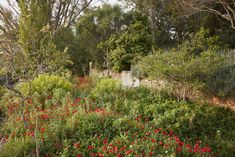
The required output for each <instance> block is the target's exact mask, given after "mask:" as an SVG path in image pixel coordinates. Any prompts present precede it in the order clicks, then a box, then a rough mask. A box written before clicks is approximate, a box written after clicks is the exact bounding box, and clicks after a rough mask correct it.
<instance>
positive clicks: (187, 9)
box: [175, 0, 235, 29]
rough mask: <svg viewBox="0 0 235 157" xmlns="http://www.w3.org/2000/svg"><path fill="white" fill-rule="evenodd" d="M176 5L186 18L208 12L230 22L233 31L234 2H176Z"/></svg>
mask: <svg viewBox="0 0 235 157" xmlns="http://www.w3.org/2000/svg"><path fill="white" fill-rule="evenodd" d="M175 4H176V5H179V6H180V8H181V9H182V10H183V11H184V14H185V13H186V15H187V16H190V15H192V14H195V13H197V12H209V13H212V14H213V15H216V16H219V17H221V18H222V19H224V20H226V21H228V22H230V27H231V28H232V29H235V1H234V0H176V3H175Z"/></svg>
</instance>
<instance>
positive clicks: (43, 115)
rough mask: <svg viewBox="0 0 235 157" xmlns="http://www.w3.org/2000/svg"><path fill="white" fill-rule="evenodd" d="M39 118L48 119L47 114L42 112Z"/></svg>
mask: <svg viewBox="0 0 235 157" xmlns="http://www.w3.org/2000/svg"><path fill="white" fill-rule="evenodd" d="M40 118H41V119H44V120H46V119H49V118H50V117H49V116H48V114H42V115H40Z"/></svg>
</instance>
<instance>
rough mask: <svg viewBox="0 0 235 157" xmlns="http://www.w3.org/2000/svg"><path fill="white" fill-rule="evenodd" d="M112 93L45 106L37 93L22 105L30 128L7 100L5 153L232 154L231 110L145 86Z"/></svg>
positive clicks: (103, 156)
mask: <svg viewBox="0 0 235 157" xmlns="http://www.w3.org/2000/svg"><path fill="white" fill-rule="evenodd" d="M106 94H107V93H106ZM112 94H113V96H112V97H113V98H114V99H112V101H111V100H109V101H108V100H107V99H106V100H103V101H101V99H100V100H99V99H96V100H94V99H90V98H88V97H78V98H74V99H72V98H71V97H62V98H61V105H55V104H54V105H53V104H52V105H50V106H49V105H48V106H45V108H44V109H42V108H40V101H38V99H37V98H36V97H34V98H32V99H29V100H27V102H26V103H25V106H24V111H25V113H26V114H25V116H24V117H23V118H24V120H26V121H27V124H28V125H27V127H25V125H24V121H23V120H22V117H20V113H19V110H18V108H19V105H18V104H17V101H13V102H8V107H7V108H6V110H5V114H6V115H7V117H6V118H7V120H6V122H5V123H4V124H3V127H2V129H1V133H0V137H1V138H2V139H4V140H3V141H4V143H5V144H4V145H3V147H2V150H1V154H4V156H6V157H7V156H9V157H10V156H12V152H14V154H16V156H19V157H22V156H36V148H38V149H39V154H40V156H45V157H46V156H47V157H50V156H64V157H65V156H66V157H67V156H75V157H89V156H91V157H93V156H94V157H124V156H127V157H128V156H130V157H133V156H134V157H151V156H152V157H155V156H159V157H161V156H167V157H168V156H169V157H171V156H172V157H176V156H179V157H181V156H183V157H191V156H192V157H202V156H203V157H209V156H220V155H224V156H228V155H230V154H232V153H234V152H233V151H234V149H233V148H234V142H233V141H232V139H233V137H234V134H233V133H234V130H235V129H234V125H233V123H234V120H235V118H234V113H232V112H229V111H228V110H225V109H223V108H215V107H209V106H198V105H196V104H193V103H186V102H176V101H174V100H169V99H163V98H161V97H159V96H156V95H154V94H153V93H152V92H151V91H149V90H147V89H144V88H137V89H127V90H122V92H117V93H116V92H115V93H112ZM51 99H53V98H50V99H49V100H48V101H50V100H51ZM46 102H47V101H46ZM207 112H208V114H207ZM205 126H206V127H205ZM218 131H219V132H218ZM19 143H22V144H21V145H20V144H19ZM36 143H37V146H36ZM218 147H220V148H218ZM0 156H1V155H0Z"/></svg>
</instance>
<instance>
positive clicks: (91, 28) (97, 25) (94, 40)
mask: <svg viewBox="0 0 235 157" xmlns="http://www.w3.org/2000/svg"><path fill="white" fill-rule="evenodd" d="M128 19H129V17H128V15H127V14H126V13H124V12H123V11H122V9H121V8H120V6H118V5H114V6H111V5H109V4H103V5H102V6H101V7H98V8H93V9H92V8H91V9H90V10H87V11H86V12H85V13H84V15H83V16H81V17H80V19H79V21H78V22H77V26H76V43H75V44H76V45H77V47H78V50H77V52H74V53H73V54H72V55H73V57H72V60H73V62H74V65H73V66H74V68H75V69H77V68H79V69H80V68H81V67H86V68H88V67H87V66H88V62H90V61H92V62H93V63H94V64H95V66H96V67H99V68H102V66H103V63H104V62H105V60H107V54H106V52H105V51H104V50H103V49H100V48H99V47H98V45H99V43H101V42H103V41H105V40H107V39H109V38H110V36H111V35H113V34H117V33H119V32H120V31H121V30H123V29H124V28H125V27H126V26H127V25H129V20H128ZM84 70H85V71H87V70H86V69H84Z"/></svg>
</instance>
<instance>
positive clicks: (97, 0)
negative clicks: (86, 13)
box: [0, 0, 121, 6]
mask: <svg viewBox="0 0 235 157" xmlns="http://www.w3.org/2000/svg"><path fill="white" fill-rule="evenodd" d="M12 1H14V0H12ZM103 1H104V2H107V3H110V4H116V3H118V4H121V3H120V2H118V0H103ZM0 4H3V5H5V6H6V5H7V3H6V0H0ZM92 5H94V6H99V5H101V2H100V0H94V2H93V3H92Z"/></svg>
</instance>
